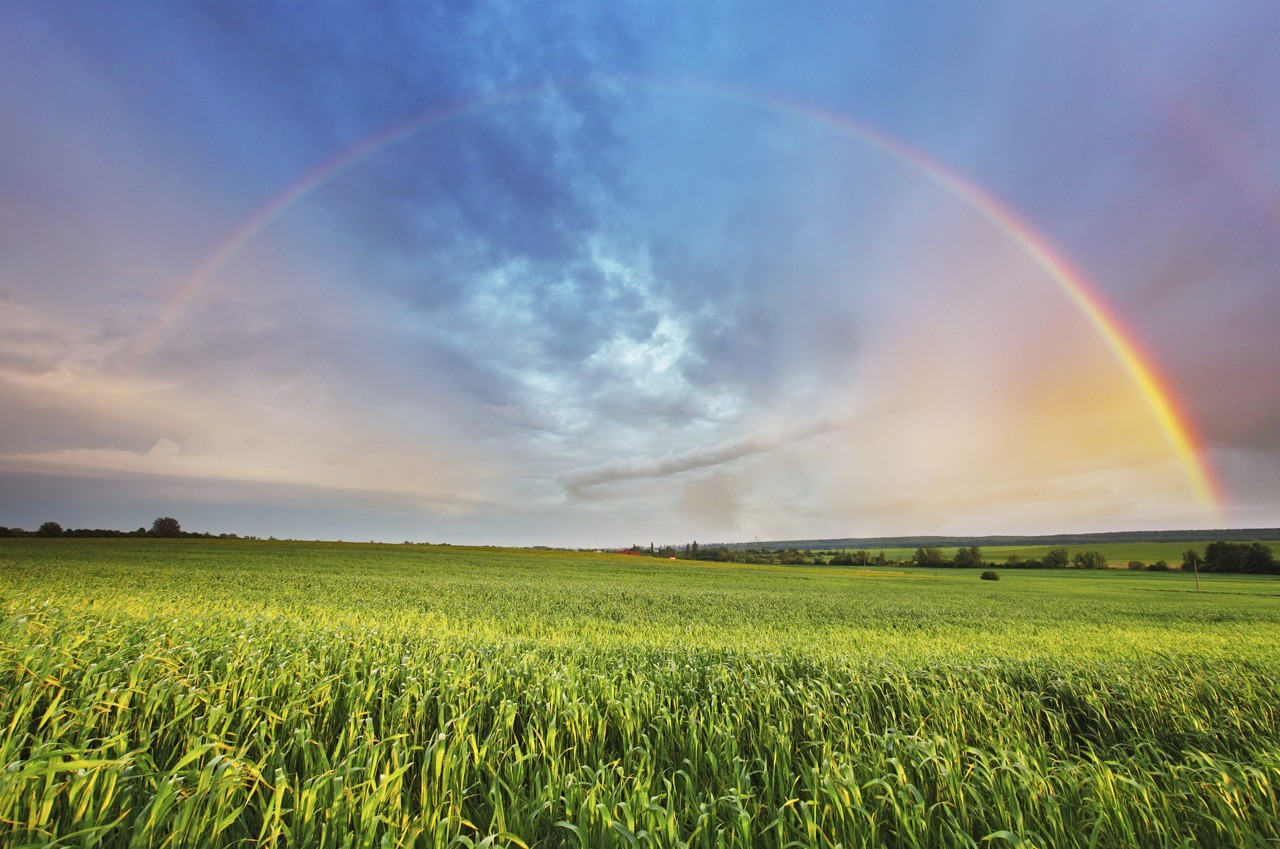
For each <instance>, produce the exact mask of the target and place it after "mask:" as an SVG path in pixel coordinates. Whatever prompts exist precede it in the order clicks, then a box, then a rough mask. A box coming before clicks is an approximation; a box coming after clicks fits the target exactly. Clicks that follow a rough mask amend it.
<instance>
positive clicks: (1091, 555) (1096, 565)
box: [1071, 551, 1107, 569]
mask: <svg viewBox="0 0 1280 849" xmlns="http://www.w3.org/2000/svg"><path fill="white" fill-rule="evenodd" d="M1071 565H1072V566H1075V567H1076V568H1077V569H1105V568H1107V556H1106V555H1105V554H1103V553H1102V552H1101V551H1077V552H1076V556H1075V557H1073V558H1071Z"/></svg>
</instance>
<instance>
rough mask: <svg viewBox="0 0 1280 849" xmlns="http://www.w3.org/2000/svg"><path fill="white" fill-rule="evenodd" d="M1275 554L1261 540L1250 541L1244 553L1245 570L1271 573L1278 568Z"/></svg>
mask: <svg viewBox="0 0 1280 849" xmlns="http://www.w3.org/2000/svg"><path fill="white" fill-rule="evenodd" d="M1278 568H1280V567H1278V566H1277V564H1276V558H1275V555H1274V554H1272V553H1271V549H1270V548H1268V547H1267V546H1265V545H1263V544H1262V543H1260V542H1255V543H1250V544H1249V550H1248V551H1246V552H1245V555H1244V570H1245V571H1246V572H1252V573H1254V574H1261V575H1270V574H1275V572H1276V571H1277V570H1278Z"/></svg>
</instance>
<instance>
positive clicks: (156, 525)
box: [0, 516, 254, 539]
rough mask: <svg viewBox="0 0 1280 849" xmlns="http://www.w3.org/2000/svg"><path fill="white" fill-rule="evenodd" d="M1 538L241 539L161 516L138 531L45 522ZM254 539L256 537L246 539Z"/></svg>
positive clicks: (5, 531) (6, 531) (2, 531)
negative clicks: (187, 528)
mask: <svg viewBox="0 0 1280 849" xmlns="http://www.w3.org/2000/svg"><path fill="white" fill-rule="evenodd" d="M0 537H43V538H53V537H71V538H77V539H114V538H122V537H162V538H165V539H241V537H240V536H238V535H237V534H211V533H201V532H198V531H184V530H183V529H182V525H181V524H179V523H178V520H177V519H174V518H172V517H170V516H161V517H160V518H158V519H156V520H155V521H154V522H152V523H151V528H150V530H148V529H147V528H145V527H142V528H138V529H137V530H136V531H121V530H116V529H114V528H63V527H62V525H60V524H59V523H57V522H45V523H44V524H42V525H41V526H40V527H39V528H37V529H36V530H34V531H26V530H23V529H22V528H6V527H3V526H0ZM244 539H254V537H244Z"/></svg>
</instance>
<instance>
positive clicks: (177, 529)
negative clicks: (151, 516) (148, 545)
mask: <svg viewBox="0 0 1280 849" xmlns="http://www.w3.org/2000/svg"><path fill="white" fill-rule="evenodd" d="M151 535H152V536H153V537H177V536H182V526H181V525H179V524H178V520H177V519H175V518H173V517H172V516H161V517H160V518H158V519H156V520H155V521H154V522H152V523H151Z"/></svg>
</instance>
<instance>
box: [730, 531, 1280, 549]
mask: <svg viewBox="0 0 1280 849" xmlns="http://www.w3.org/2000/svg"><path fill="white" fill-rule="evenodd" d="M1260 539H1280V528H1219V529H1216V530H1200V531H1196V530H1191V531H1110V532H1106V533H1094V534H1050V535H1046V536H981V537H948V536H914V537H851V538H846V539H809V540H779V541H776V542H730V543H717V544H716V545H715V546H711V547H713V548H728V549H730V550H736V551H745V550H747V549H771V550H776V551H784V550H787V549H795V550H809V551H814V550H817V549H832V548H835V549H841V548H852V549H859V548H865V549H873V548H874V549H879V548H919V547H925V548H928V547H932V548H969V547H972V546H975V545H976V546H979V547H996V546H1003V545H1016V546H1033V545H1106V544H1107V543H1118V542H1209V541H1216V542H1252V541H1254V540H1260Z"/></svg>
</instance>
